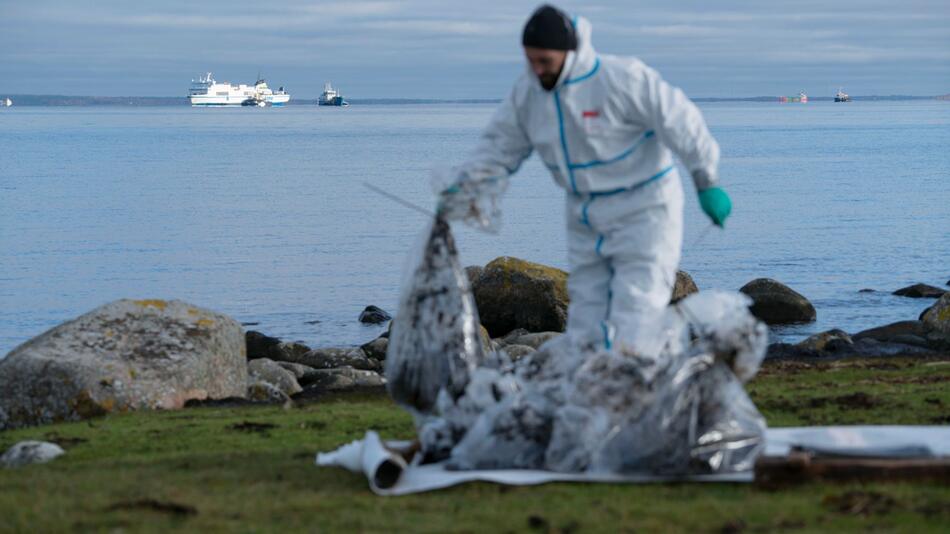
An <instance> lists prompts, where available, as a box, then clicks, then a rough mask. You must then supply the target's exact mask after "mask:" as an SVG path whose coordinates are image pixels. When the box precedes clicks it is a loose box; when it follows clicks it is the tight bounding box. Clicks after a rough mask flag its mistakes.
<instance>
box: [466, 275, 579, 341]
mask: <svg viewBox="0 0 950 534" xmlns="http://www.w3.org/2000/svg"><path fill="white" fill-rule="evenodd" d="M472 289H473V292H474V294H475V303H476V305H477V306H478V315H479V318H480V319H481V322H482V324H483V325H485V328H487V329H488V332H489V334H490V335H491V336H493V337H499V336H502V335H504V334H507V333H508V332H510V331H512V330H514V329H515V328H525V329H527V330H529V331H531V332H544V331H549V330H553V331H558V332H563V331H564V328H565V326H566V325H567V304H568V297H567V273H566V272H564V271H562V270H560V269H556V268H554V267H548V266H545V265H541V264H539V263H532V262H530V261H525V260H521V259H518V258H512V257H507V256H505V257H501V258H497V259H495V260H493V261H492V262H491V263H489V264H488V265H486V266H485V269H484V270H483V271H482V273H481V276H479V277H478V280H477V281H476V282H475V283H474V284H473V286H472Z"/></svg>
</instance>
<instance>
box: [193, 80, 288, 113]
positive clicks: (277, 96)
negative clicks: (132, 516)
mask: <svg viewBox="0 0 950 534" xmlns="http://www.w3.org/2000/svg"><path fill="white" fill-rule="evenodd" d="M188 99H189V100H191V105H192V106H242V105H244V106H248V105H251V106H283V105H284V104H286V103H287V102H289V101H290V94H288V93H287V92H286V91H284V88H283V87H281V88H279V89H277V90H276V91H274V90H272V89H271V88H270V87H268V86H267V82H266V81H264V79H263V78H261V77H259V76H258V79H257V82H256V83H255V84H254V85H245V84H243V83H242V84H240V85H233V84H231V83H228V82H224V83H218V82H216V81H215V79H214V77H213V76H212V75H211V73H210V72H209V73H207V74H206V75H204V76H199V77H198V79H197V80H191V90H190V91H188Z"/></svg>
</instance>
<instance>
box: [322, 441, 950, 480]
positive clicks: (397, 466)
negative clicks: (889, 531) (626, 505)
mask: <svg viewBox="0 0 950 534" xmlns="http://www.w3.org/2000/svg"><path fill="white" fill-rule="evenodd" d="M765 436H766V438H765V444H766V445H765V455H767V456H784V455H786V454H788V452H789V451H790V450H791V448H792V447H800V448H804V449H812V450H821V451H823V453H826V454H831V453H836V452H837V453H840V454H842V455H849V456H888V455H891V454H892V453H893V451H901V450H908V449H912V450H917V451H926V452H929V453H930V456H932V457H950V427H944V426H827V427H789V428H770V429H768V430H766V434H765ZM406 445H407V443H406V442H395V441H394V442H386V443H385V444H384V443H383V442H382V441H381V440H380V438H379V436H378V435H377V434H376V433H375V432H372V431H369V432H367V433H366V436H365V437H364V438H363V439H362V440H357V441H354V442H352V443H350V444H348V445H344V446H343V447H340V448H339V449H337V450H335V451H332V452H328V453H320V454H318V455H317V460H316V462H317V465H318V466H335V467H342V468H344V469H347V470H349V471H352V472H354V473H357V474H363V475H365V476H366V479H367V481H368V482H369V486H370V489H372V490H373V492H375V493H376V494H377V495H407V494H410V493H421V492H425V491H432V490H437V489H442V488H447V487H450V486H455V485H457V484H462V483H465V482H473V481H483V482H495V483H497V484H507V485H512V486H529V485H535V484H544V483H547V482H609V483H625V484H643V483H655V482H669V481H690V482H733V483H736V482H739V483H747V482H752V480H753V474H752V472H751V471H746V472H741V473H720V474H711V475H686V476H660V475H649V474H642V475H640V474H608V473H558V472H553V471H543V470H530V469H497V470H474V471H451V470H448V469H446V462H440V463H435V464H426V465H419V464H417V463H415V462H413V463H407V462H406V461H405V460H403V458H402V457H401V456H399V455H398V454H397V453H395V452H393V450H394V449H400V448H403V447H405V446H406Z"/></svg>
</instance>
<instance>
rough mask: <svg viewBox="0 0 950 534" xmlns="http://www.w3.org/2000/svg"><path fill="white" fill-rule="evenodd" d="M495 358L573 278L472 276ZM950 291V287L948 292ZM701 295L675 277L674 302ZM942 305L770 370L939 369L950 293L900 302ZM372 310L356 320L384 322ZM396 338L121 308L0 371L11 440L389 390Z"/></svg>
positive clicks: (78, 322) (554, 314)
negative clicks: (881, 363) (811, 363)
mask: <svg viewBox="0 0 950 534" xmlns="http://www.w3.org/2000/svg"><path fill="white" fill-rule="evenodd" d="M466 272H467V274H468V277H469V280H470V281H471V284H472V289H473V294H474V296H475V301H476V305H477V307H478V309H479V315H480V318H481V322H482V335H481V342H482V343H483V345H484V348H485V349H486V350H501V349H504V350H505V351H506V352H507V353H508V354H509V355H510V356H511V357H512V358H514V359H518V358H521V357H524V356H525V355H527V354H530V353H531V352H533V351H534V350H536V349H537V348H538V346H540V345H541V344H542V343H544V342H545V341H547V340H549V339H551V338H553V337H555V336H558V335H560V333H561V332H563V330H564V328H565V326H566V319H567V306H568V297H567V286H566V283H567V273H566V272H564V271H562V270H560V269H556V268H553V267H549V266H545V265H541V264H537V263H532V262H528V261H525V260H522V259H518V258H511V257H501V258H497V259H495V260H493V261H492V262H490V263H488V264H487V265H485V266H484V267H481V266H473V267H468V268H467V269H466ZM948 285H950V283H948ZM697 291H699V288H698V287H697V285H696V283H695V282H694V281H693V279H692V277H691V276H690V275H689V274H688V273H686V272H683V271H680V272H679V273H677V280H676V286H675V288H674V291H673V294H672V295H671V302H672V303H675V302H677V301H679V300H680V299H682V298H684V297H685V296H687V295H689V294H691V293H695V292H697ZM740 291H741V292H743V293H745V294H747V295H748V296H749V297H750V298H751V300H752V302H753V304H752V306H751V311H752V312H753V314H755V315H756V316H757V317H759V318H760V319H761V320H763V321H764V322H766V323H768V324H770V325H780V324H789V323H804V322H811V321H814V320H815V318H816V314H817V311H816V310H815V307H814V306H813V305H812V304H811V302H809V301H808V299H807V298H806V297H805V296H803V295H801V294H799V293H797V292H796V291H794V290H793V289H791V288H789V287H787V286H785V285H784V284H782V283H780V282H778V281H776V280H771V279H767V278H760V279H756V280H753V281H751V282H749V283H748V284H746V285H745V286H743V287H742V288H741V289H740ZM894 294H896V295H901V296H906V297H907V298H927V299H936V302H935V304H934V305H932V306H931V307H930V308H928V309H927V310H926V311H925V312H924V313H922V314H921V315H920V317H918V318H916V319H910V318H908V320H905V321H900V322H897V323H892V324H889V325H883V326H878V327H874V328H870V329H867V330H864V331H861V332H857V333H847V332H844V331H841V330H837V329H833V330H829V331H826V332H822V333H820V334H816V335H814V336H811V337H809V338H808V339H806V340H804V341H802V342H800V343H795V344H788V343H774V344H772V345H770V346H769V351H768V355H767V359H773V360H774V359H810V360H823V359H824V360H835V359H841V358H851V357H890V356H913V357H928V356H938V355H941V354H943V355H946V354H947V353H948V352H950V292H948V291H947V290H944V289H941V288H937V287H933V286H926V285H923V284H916V285H914V286H910V287H908V288H903V289H900V290H897V291H895V292H894ZM390 318H391V317H390V315H389V314H388V313H387V312H386V311H385V310H382V309H380V308H378V307H376V306H369V307H367V308H366V310H364V311H363V313H362V314H361V315H360V317H359V319H358V320H359V321H361V322H364V323H370V324H385V323H386V322H387V321H389V320H390ZM387 345H388V331H387V332H384V333H383V334H382V335H380V336H379V337H377V338H375V339H372V340H369V341H368V342H366V343H365V344H363V345H361V346H358V347H321V348H312V347H309V346H307V345H305V344H303V343H301V342H297V341H285V340H281V339H278V338H275V337H271V336H268V335H266V334H265V333H262V332H258V331H254V330H251V331H247V332H245V331H244V330H243V329H242V328H241V325H239V324H238V323H236V322H235V321H234V320H233V319H231V318H229V317H227V316H224V315H222V314H218V313H216V312H213V311H210V310H204V309H201V308H198V307H196V306H192V305H189V304H187V303H184V302H180V301H162V300H138V301H133V300H121V301H116V302H113V303H110V304H107V305H105V306H102V307H100V308H97V309H95V310H93V311H91V312H89V313H87V314H85V315H83V316H81V317H79V318H77V319H75V320H73V321H69V322H67V323H64V324H62V325H60V326H58V327H56V328H53V329H52V330H50V331H48V332H46V333H44V334H41V335H40V336H37V337H36V338H34V339H32V340H30V341H28V342H26V343H24V344H22V345H20V346H19V347H17V348H15V349H14V350H13V351H11V352H10V354H9V355H8V356H7V357H6V358H5V359H3V360H2V361H0V431H2V430H4V429H12V428H20V427H24V426H32V425H38V424H47V423H53V422H59V421H77V420H83V419H88V418H91V417H96V416H99V415H104V414H107V413H115V412H124V411H131V410H140V409H177V408H182V407H186V406H195V405H207V404H222V403H224V404H227V403H238V404H242V403H243V404H246V403H278V404H280V403H283V404H292V403H294V402H304V401H307V400H312V399H316V398H319V397H320V396H322V395H324V394H326V393H327V392H335V391H345V390H354V389H381V388H383V387H384V386H385V378H384V377H383V373H382V372H383V369H384V366H385V359H386V349H387Z"/></svg>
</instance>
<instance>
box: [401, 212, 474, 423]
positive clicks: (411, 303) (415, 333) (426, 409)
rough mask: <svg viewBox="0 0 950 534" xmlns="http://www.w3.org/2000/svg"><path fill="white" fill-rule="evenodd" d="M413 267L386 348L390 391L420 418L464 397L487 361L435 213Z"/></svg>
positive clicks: (464, 284) (460, 273) (470, 300)
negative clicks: (443, 396)
mask: <svg viewBox="0 0 950 534" xmlns="http://www.w3.org/2000/svg"><path fill="white" fill-rule="evenodd" d="M415 258H418V260H417V261H418V263H417V264H415V265H414V266H412V267H411V268H410V269H409V280H408V281H407V283H406V284H405V286H404V288H403V295H402V298H401V300H400V304H399V311H398V312H397V314H396V317H395V319H393V322H392V330H391V332H390V334H389V346H388V348H387V350H386V380H387V389H388V390H389V394H390V395H391V396H392V398H393V399H394V400H395V401H396V402H398V403H400V404H402V405H403V406H405V407H407V408H409V409H410V411H412V412H413V414H414V415H416V416H417V418H418V417H421V416H425V415H426V414H428V413H430V412H431V410H432V408H433V406H434V405H435V402H436V399H437V398H438V395H439V392H440V391H442V390H443V389H444V390H445V391H446V392H447V393H448V394H449V395H450V396H451V397H453V398H456V397H458V396H460V395H461V394H462V393H463V392H464V390H465V386H466V385H467V384H468V380H469V375H470V374H471V373H472V372H473V371H474V370H475V369H476V367H478V366H479V365H480V364H481V363H482V362H483V361H484V360H485V354H484V351H483V349H482V346H481V344H480V342H479V325H480V323H479V320H478V311H477V310H476V308H475V299H474V297H473V296H472V290H471V287H470V286H469V281H468V278H467V277H466V275H465V271H464V270H463V269H462V267H461V265H460V264H459V260H458V252H457V251H456V248H455V241H454V239H453V238H452V232H451V231H450V230H449V225H448V224H447V223H446V222H445V221H444V220H443V219H442V218H440V217H436V218H435V219H434V220H433V222H432V225H431V228H430V229H429V230H428V232H427V235H426V238H425V239H424V245H423V251H422V254H420V255H418V256H415Z"/></svg>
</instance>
